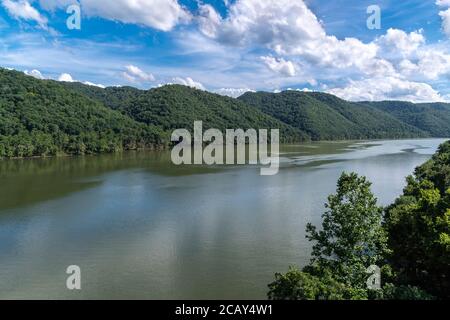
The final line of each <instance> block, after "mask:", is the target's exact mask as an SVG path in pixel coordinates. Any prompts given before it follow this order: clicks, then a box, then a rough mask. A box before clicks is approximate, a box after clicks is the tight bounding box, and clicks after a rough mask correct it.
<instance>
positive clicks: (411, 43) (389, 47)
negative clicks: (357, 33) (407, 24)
mask: <svg viewBox="0 0 450 320" xmlns="http://www.w3.org/2000/svg"><path fill="white" fill-rule="evenodd" d="M422 32H423V30H419V31H413V32H411V33H409V34H408V33H406V32H405V31H403V30H399V29H392V28H390V29H389V30H388V31H387V32H386V34H385V35H383V36H381V37H379V38H378V39H377V40H376V43H377V44H378V45H379V46H380V48H379V51H380V53H382V54H383V55H387V54H389V55H393V56H403V57H406V56H409V55H411V54H412V53H414V52H415V51H416V50H417V49H418V48H419V47H420V46H421V45H423V44H424V43H425V37H424V36H423V34H422Z"/></svg>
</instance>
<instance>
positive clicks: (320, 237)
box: [268, 173, 387, 299]
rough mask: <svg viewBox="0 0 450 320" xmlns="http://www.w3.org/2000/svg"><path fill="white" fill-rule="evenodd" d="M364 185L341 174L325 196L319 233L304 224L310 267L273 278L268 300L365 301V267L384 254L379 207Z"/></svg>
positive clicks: (353, 176) (352, 176) (359, 179)
mask: <svg viewBox="0 0 450 320" xmlns="http://www.w3.org/2000/svg"><path fill="white" fill-rule="evenodd" d="M370 186H371V184H370V182H368V181H367V180H366V178H365V177H359V176H358V175H357V174H355V173H350V174H347V173H343V174H342V176H341V177H340V179H339V181H338V184H337V192H336V194H334V195H330V196H329V198H328V203H327V204H326V208H327V211H326V212H325V213H324V214H323V216H322V218H323V223H322V230H320V231H318V230H317V228H316V227H314V226H312V225H311V224H308V226H307V233H308V234H307V238H308V239H309V240H310V241H313V242H315V244H314V246H313V251H312V260H311V263H310V265H308V266H306V267H305V268H304V269H303V272H301V271H299V270H297V269H295V268H291V269H290V270H289V272H288V273H287V274H285V275H282V274H276V276H275V281H274V282H273V283H271V284H270V285H269V289H270V291H269V294H268V297H269V298H270V299H367V298H368V297H369V292H368V289H367V284H366V282H367V278H368V274H367V273H366V270H367V268H368V267H369V266H371V265H374V264H381V263H383V257H384V255H385V253H386V252H387V247H386V242H387V239H386V234H385V232H384V230H383V228H382V208H380V207H378V206H377V199H376V198H375V197H374V195H373V194H372V192H371V190H370Z"/></svg>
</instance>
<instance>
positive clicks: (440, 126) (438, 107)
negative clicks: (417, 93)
mask: <svg viewBox="0 0 450 320" xmlns="http://www.w3.org/2000/svg"><path fill="white" fill-rule="evenodd" d="M363 104H365V105H368V106H371V107H374V108H377V109H379V110H381V111H383V112H386V113H388V114H390V115H392V116H394V117H395V118H397V119H398V120H400V121H403V122H404V123H408V124H410V125H412V126H415V127H416V128H419V129H421V130H423V131H425V132H428V133H429V134H430V135H431V136H433V137H443V138H447V137H450V104H447V103H418V104H414V103H410V102H403V101H382V102H363Z"/></svg>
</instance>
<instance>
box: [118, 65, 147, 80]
mask: <svg viewBox="0 0 450 320" xmlns="http://www.w3.org/2000/svg"><path fill="white" fill-rule="evenodd" d="M125 70H126V71H125V72H123V77H124V78H125V79H127V81H129V82H139V81H145V82H150V81H155V77H154V76H153V75H152V74H151V73H147V72H144V71H142V70H141V69H140V68H138V67H136V66H133V65H128V66H126V67H125Z"/></svg>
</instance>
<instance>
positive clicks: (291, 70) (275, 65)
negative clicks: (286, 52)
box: [261, 57, 296, 77]
mask: <svg viewBox="0 0 450 320" xmlns="http://www.w3.org/2000/svg"><path fill="white" fill-rule="evenodd" d="M261 59H262V60H263V61H264V63H265V64H266V65H267V67H268V68H269V69H270V70H272V71H274V72H277V73H279V74H281V75H283V76H286V77H293V76H295V74H296V71H295V66H294V64H293V63H292V61H286V60H284V59H283V58H278V59H277V58H274V57H261Z"/></svg>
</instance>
